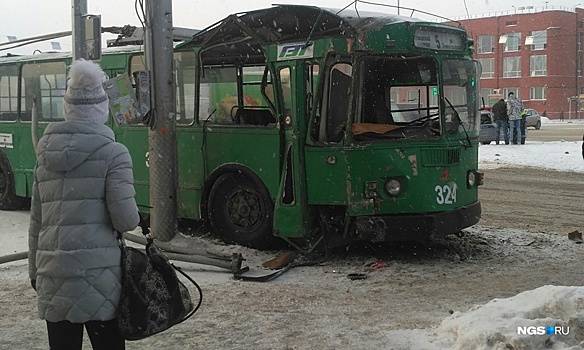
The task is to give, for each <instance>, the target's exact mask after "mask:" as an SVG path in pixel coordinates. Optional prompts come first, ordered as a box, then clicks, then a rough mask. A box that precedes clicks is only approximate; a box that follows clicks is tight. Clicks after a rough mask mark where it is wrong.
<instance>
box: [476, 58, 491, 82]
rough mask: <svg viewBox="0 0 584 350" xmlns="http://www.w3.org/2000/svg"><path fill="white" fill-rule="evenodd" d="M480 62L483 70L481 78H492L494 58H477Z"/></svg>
mask: <svg viewBox="0 0 584 350" xmlns="http://www.w3.org/2000/svg"><path fill="white" fill-rule="evenodd" d="M478 61H479V62H480V63H481V67H482V68H483V71H482V73H481V78H494V77H495V59H494V58H480V59H479V60H478Z"/></svg>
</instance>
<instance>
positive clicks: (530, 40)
mask: <svg viewBox="0 0 584 350" xmlns="http://www.w3.org/2000/svg"><path fill="white" fill-rule="evenodd" d="M525 45H530V46H531V51H536V50H545V49H546V48H547V30H536V31H533V32H532V33H531V35H530V36H527V37H526V38H525Z"/></svg>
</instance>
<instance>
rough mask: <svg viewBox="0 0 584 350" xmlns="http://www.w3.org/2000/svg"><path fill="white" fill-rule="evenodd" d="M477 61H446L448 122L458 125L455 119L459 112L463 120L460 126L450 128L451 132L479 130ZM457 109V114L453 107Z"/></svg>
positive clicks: (446, 112)
mask: <svg viewBox="0 0 584 350" xmlns="http://www.w3.org/2000/svg"><path fill="white" fill-rule="evenodd" d="M477 72H478V66H477V62H475V61H470V60H455V59H448V60H445V61H444V65H443V75H444V100H445V103H444V105H445V108H446V110H445V115H446V123H450V124H452V125H455V126H458V124H459V121H458V120H453V118H454V116H455V115H456V114H458V118H460V121H461V122H462V124H463V125H462V126H461V127H460V128H454V129H452V130H449V133H460V132H464V131H465V130H466V131H470V130H474V131H478V128H479V127H480V124H479V122H478V119H479V117H478V110H479V105H478V103H479V101H478V91H480V90H479V89H478V87H477V86H476V85H477V81H476V80H475V78H474V77H476V76H477ZM453 108H454V110H455V111H456V114H455V113H454V112H453V111H452V109H453Z"/></svg>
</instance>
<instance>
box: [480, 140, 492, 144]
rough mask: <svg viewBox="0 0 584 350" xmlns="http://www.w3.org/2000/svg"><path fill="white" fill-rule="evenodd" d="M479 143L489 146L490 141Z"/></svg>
mask: <svg viewBox="0 0 584 350" xmlns="http://www.w3.org/2000/svg"><path fill="white" fill-rule="evenodd" d="M481 143H482V144H483V145H490V144H491V141H482V142H481Z"/></svg>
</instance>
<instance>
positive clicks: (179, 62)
mask: <svg viewBox="0 0 584 350" xmlns="http://www.w3.org/2000/svg"><path fill="white" fill-rule="evenodd" d="M174 66H175V70H174V74H175V77H174V81H175V82H176V93H175V95H176V96H175V97H176V122H177V124H184V125H188V124H192V123H193V121H194V120H195V53H194V52H175V54H174ZM204 93H205V91H201V94H204ZM207 95H208V92H207ZM208 101H209V100H208V99H207V106H206V107H204V108H206V109H207V110H208Z"/></svg>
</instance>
